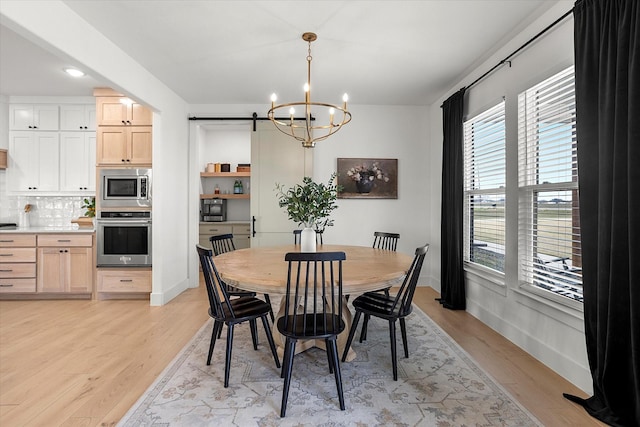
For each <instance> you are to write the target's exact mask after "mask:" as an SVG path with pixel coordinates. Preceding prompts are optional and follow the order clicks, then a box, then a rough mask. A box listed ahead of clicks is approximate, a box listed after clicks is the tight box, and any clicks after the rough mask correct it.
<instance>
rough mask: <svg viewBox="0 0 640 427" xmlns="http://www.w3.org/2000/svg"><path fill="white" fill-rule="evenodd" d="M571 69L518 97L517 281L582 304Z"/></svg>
mask: <svg viewBox="0 0 640 427" xmlns="http://www.w3.org/2000/svg"><path fill="white" fill-rule="evenodd" d="M575 125H576V111H575V90H574V71H573V67H570V68H568V69H567V70H564V71H563V72H561V73H558V74H556V75H554V76H553V77H551V78H549V79H547V80H545V81H543V82H541V83H540V84H538V85H536V86H534V87H532V88H530V89H528V90H526V91H525V92H523V93H521V94H520V95H519V97H518V156H519V158H518V160H519V165H518V166H519V193H520V200H519V257H520V264H521V267H522V269H521V279H522V281H524V282H525V283H527V284H531V285H533V286H535V287H536V288H538V289H542V290H544V291H548V292H550V293H552V294H555V295H560V296H563V297H568V298H572V299H574V300H577V301H582V258H581V251H580V218H579V204H578V168H577V158H576V152H577V140H576V126H575Z"/></svg>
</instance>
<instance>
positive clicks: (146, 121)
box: [127, 102, 153, 126]
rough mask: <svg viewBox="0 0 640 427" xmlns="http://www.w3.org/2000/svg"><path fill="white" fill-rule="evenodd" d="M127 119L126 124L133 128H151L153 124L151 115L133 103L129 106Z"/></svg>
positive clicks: (143, 107) (147, 110) (145, 109)
mask: <svg viewBox="0 0 640 427" xmlns="http://www.w3.org/2000/svg"><path fill="white" fill-rule="evenodd" d="M128 113H129V118H128V120H129V121H128V122H127V124H129V125H133V126H151V125H152V123H153V113H152V112H151V110H149V109H148V108H146V107H145V106H143V105H140V104H136V103H135V102H134V103H133V104H131V105H130V106H129V111H128Z"/></svg>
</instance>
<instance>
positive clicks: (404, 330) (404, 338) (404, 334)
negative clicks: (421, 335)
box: [400, 317, 409, 359]
mask: <svg viewBox="0 0 640 427" xmlns="http://www.w3.org/2000/svg"><path fill="white" fill-rule="evenodd" d="M400 332H401V333H402V345H403V346H404V357H405V358H406V359H408V358H409V347H408V346H407V325H406V323H405V322H404V317H401V318H400Z"/></svg>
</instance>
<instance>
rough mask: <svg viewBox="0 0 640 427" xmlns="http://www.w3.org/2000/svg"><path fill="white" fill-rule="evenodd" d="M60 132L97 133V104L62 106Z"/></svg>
mask: <svg viewBox="0 0 640 427" xmlns="http://www.w3.org/2000/svg"><path fill="white" fill-rule="evenodd" d="M60 130H62V131H95V130H96V106H95V104H90V105H84V104H65V105H60Z"/></svg>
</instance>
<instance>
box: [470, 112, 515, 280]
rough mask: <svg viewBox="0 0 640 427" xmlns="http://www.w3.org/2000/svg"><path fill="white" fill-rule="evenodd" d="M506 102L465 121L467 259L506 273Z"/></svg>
mask: <svg viewBox="0 0 640 427" xmlns="http://www.w3.org/2000/svg"><path fill="white" fill-rule="evenodd" d="M505 162H506V158H505V109H504V101H503V102H501V103H499V104H498V105H496V106H495V107H492V108H490V109H488V110H486V111H484V112H483V113H481V114H479V115H477V116H475V117H473V118H471V119H469V120H467V121H466V122H465V123H464V196H465V212H464V229H465V235H464V243H465V250H464V255H465V261H467V262H470V263H475V264H479V265H482V266H485V267H488V268H491V269H493V270H496V271H499V272H504V247H505V226H504V224H505V167H506V163H505Z"/></svg>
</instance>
